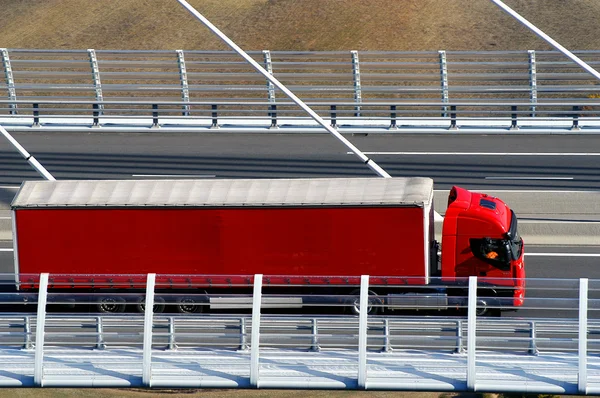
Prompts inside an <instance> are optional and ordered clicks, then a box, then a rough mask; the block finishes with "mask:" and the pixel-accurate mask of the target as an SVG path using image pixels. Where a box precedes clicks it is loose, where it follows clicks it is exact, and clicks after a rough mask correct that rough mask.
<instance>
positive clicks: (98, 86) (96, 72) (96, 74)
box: [87, 48, 104, 110]
mask: <svg viewBox="0 0 600 398" xmlns="http://www.w3.org/2000/svg"><path fill="white" fill-rule="evenodd" d="M87 52H88V57H89V59H90V67H91V68H92V79H93V80H94V89H95V91H96V101H98V102H102V101H103V100H104V96H103V95H102V82H101V81H100V68H99V67H98V58H97V57H96V50H94V49H93V48H88V50H87ZM102 108H103V107H102V104H98V109H100V110H101V109H102Z"/></svg>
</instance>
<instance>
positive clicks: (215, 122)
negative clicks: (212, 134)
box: [210, 104, 219, 129]
mask: <svg viewBox="0 0 600 398" xmlns="http://www.w3.org/2000/svg"><path fill="white" fill-rule="evenodd" d="M210 109H211V110H212V113H211V116H212V124H211V125H210V128H211V129H218V128H219V119H218V113H217V110H218V106H217V105H216V104H215V105H211V106H210Z"/></svg>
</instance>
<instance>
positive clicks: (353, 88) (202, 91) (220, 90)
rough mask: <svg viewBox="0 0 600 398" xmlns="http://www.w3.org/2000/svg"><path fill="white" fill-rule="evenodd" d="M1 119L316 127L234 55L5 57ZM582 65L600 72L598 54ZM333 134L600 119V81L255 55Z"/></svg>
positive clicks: (577, 74)
mask: <svg viewBox="0 0 600 398" xmlns="http://www.w3.org/2000/svg"><path fill="white" fill-rule="evenodd" d="M0 54H1V55H2V63H1V65H2V72H3V75H4V79H3V80H0V93H2V92H5V93H6V96H5V99H4V100H2V102H0V117H2V118H3V119H6V120H11V119H13V120H17V119H19V117H31V118H32V124H33V125H34V126H37V125H39V124H40V118H42V119H45V120H49V121H52V120H53V119H54V120H56V119H62V120H65V119H72V120H74V119H78V118H81V117H86V118H90V122H89V124H90V126H102V125H103V124H105V123H103V122H107V121H109V120H110V122H111V123H114V122H115V121H117V122H124V123H131V122H135V121H136V120H141V119H144V120H148V119H149V120H151V122H152V125H153V126H159V125H161V124H169V123H182V122H189V121H191V122H200V123H205V122H206V123H209V127H212V128H217V127H219V126H220V125H223V124H225V123H232V122H233V123H235V122H236V121H237V122H238V123H240V122H244V123H246V124H247V123H248V121H250V122H252V121H258V122H260V123H263V124H264V123H266V124H267V126H269V127H278V126H282V125H286V123H289V122H294V121H298V120H301V121H302V120H308V117H306V115H304V114H303V113H302V112H301V111H300V110H299V109H297V107H296V106H295V105H294V104H293V103H291V102H290V101H289V100H287V98H285V97H284V96H283V95H282V94H281V93H277V91H276V90H274V88H273V87H272V85H270V84H268V83H267V82H266V81H265V79H264V77H262V76H261V75H259V74H257V73H255V72H254V71H253V70H252V68H251V67H250V66H249V65H247V64H246V63H245V62H244V61H243V60H241V59H239V58H238V57H237V56H236V55H235V54H234V53H232V52H226V51H183V50H178V51H107V50H93V49H90V50H87V51H78V50H71V51H65V50H23V49H10V50H7V49H0ZM576 54H577V55H578V56H579V57H581V58H582V59H584V60H585V61H586V62H588V63H589V64H590V65H592V66H595V65H598V64H600V51H581V52H576ZM251 55H252V56H253V58H255V59H256V60H257V61H259V62H260V63H262V64H263V65H264V66H265V67H266V68H267V70H269V71H271V72H272V73H273V74H274V75H275V76H276V77H277V78H278V79H279V80H280V81H282V82H283V83H284V84H286V85H287V86H288V87H289V88H290V89H291V90H292V91H294V92H295V93H296V94H297V95H298V96H299V97H300V98H302V99H303V100H304V101H306V102H307V103H308V104H309V105H311V106H312V107H313V108H315V110H316V111H317V113H319V114H320V115H321V116H323V117H325V118H327V119H328V120H330V121H331V124H332V125H334V126H336V125H340V124H342V123H340V122H339V121H343V123H345V124H356V125H358V126H360V125H361V122H364V121H371V122H373V121H374V122H381V121H384V122H385V123H387V125H388V126H389V128H390V129H394V128H396V127H397V126H400V125H402V124H403V122H406V121H408V122H410V121H411V120H419V119H423V120H444V121H445V122H447V124H448V126H450V128H456V127H457V118H458V119H461V118H462V119H465V118H466V119H469V118H475V119H481V120H484V121H486V120H487V121H492V120H494V119H496V120H498V119H501V120H508V121H509V122H510V128H513V129H516V128H517V127H518V123H519V122H520V121H522V120H528V119H534V120H536V121H543V120H548V121H549V122H551V120H550V119H554V118H559V119H570V120H572V127H573V129H577V128H578V123H579V119H580V118H592V119H594V118H597V117H598V115H599V114H600V112H598V108H599V107H600V100H599V99H600V90H598V84H597V82H596V81H595V80H594V79H593V78H592V77H590V76H589V75H588V74H587V73H586V72H585V71H583V70H580V69H579V67H578V66H577V65H575V64H574V63H573V62H571V61H570V60H568V59H566V58H565V57H564V56H563V55H562V54H560V53H558V52H553V51H504V52H501V51H495V52H465V51H463V52H460V51H459V52H455V51H438V52H360V53H359V52H357V51H349V52H285V51H283V52H276V51H268V50H265V51H262V52H252V53H251Z"/></svg>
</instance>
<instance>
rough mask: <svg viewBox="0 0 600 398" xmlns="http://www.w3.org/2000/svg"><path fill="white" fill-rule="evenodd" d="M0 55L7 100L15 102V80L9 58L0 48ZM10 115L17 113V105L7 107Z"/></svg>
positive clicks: (4, 49) (6, 52)
mask: <svg viewBox="0 0 600 398" xmlns="http://www.w3.org/2000/svg"><path fill="white" fill-rule="evenodd" d="M0 55H1V56H2V66H3V67H4V78H5V80H6V87H7V89H8V99H9V100H11V101H16V100H17V91H16V90H15V79H14V77H13V70H12V66H11V64H10V57H9V56H8V50H7V49H6V48H0ZM9 107H10V109H11V111H10V113H11V114H13V115H14V114H16V113H17V104H10V105H9Z"/></svg>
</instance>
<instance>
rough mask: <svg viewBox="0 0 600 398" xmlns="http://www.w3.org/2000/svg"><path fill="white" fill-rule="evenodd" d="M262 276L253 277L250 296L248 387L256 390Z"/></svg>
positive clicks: (258, 364) (258, 372)
mask: <svg viewBox="0 0 600 398" xmlns="http://www.w3.org/2000/svg"><path fill="white" fill-rule="evenodd" d="M262 279H263V276H262V274H256V275H254V290H253V294H252V340H251V344H252V346H251V348H250V385H251V386H252V387H255V388H258V387H259V385H258V382H259V380H258V379H259V374H260V358H259V353H260V351H259V348H260V307H261V302H262Z"/></svg>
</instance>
